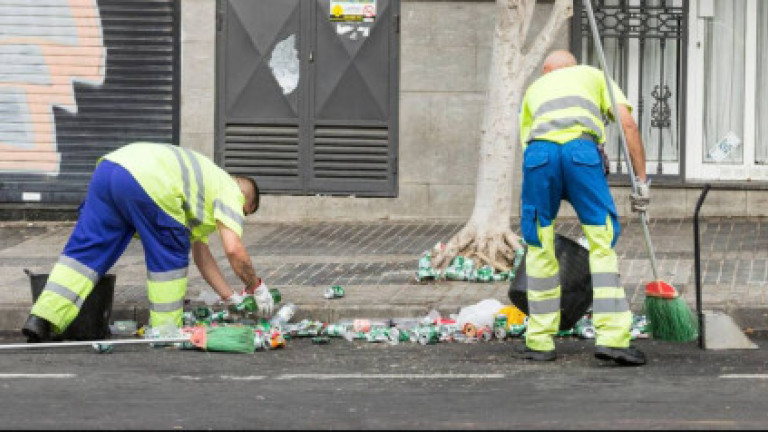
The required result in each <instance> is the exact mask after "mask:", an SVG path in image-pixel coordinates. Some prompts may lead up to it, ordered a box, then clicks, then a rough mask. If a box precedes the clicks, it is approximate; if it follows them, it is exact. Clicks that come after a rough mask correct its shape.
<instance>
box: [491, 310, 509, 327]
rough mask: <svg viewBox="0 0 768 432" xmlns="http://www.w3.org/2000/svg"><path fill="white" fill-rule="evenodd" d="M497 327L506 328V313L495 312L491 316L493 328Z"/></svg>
mask: <svg viewBox="0 0 768 432" xmlns="http://www.w3.org/2000/svg"><path fill="white" fill-rule="evenodd" d="M498 328H502V329H505V330H506V329H507V315H506V314H497V315H496V316H495V317H494V318H493V329H494V330H496V329H498Z"/></svg>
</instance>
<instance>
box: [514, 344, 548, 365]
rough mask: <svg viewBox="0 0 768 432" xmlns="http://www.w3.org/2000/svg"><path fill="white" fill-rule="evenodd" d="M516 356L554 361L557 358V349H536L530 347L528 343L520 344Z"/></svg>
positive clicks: (524, 358)
mask: <svg viewBox="0 0 768 432" xmlns="http://www.w3.org/2000/svg"><path fill="white" fill-rule="evenodd" d="M514 356H515V357H517V358H519V359H523V360H535V361H552V360H554V359H556V358H557V353H555V350H552V351H536V350H532V349H530V348H528V347H527V346H526V345H518V346H517V348H516V349H515V355H514Z"/></svg>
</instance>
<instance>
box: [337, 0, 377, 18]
mask: <svg viewBox="0 0 768 432" xmlns="http://www.w3.org/2000/svg"><path fill="white" fill-rule="evenodd" d="M330 19H331V21H343V22H373V21H374V20H375V19H376V0H331V17H330Z"/></svg>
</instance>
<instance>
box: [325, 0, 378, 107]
mask: <svg viewBox="0 0 768 432" xmlns="http://www.w3.org/2000/svg"><path fill="white" fill-rule="evenodd" d="M388 7H389V3H388V2H384V1H379V4H378V10H377V13H376V15H377V18H376V22H375V23H373V24H372V25H371V28H370V33H369V35H368V36H367V37H365V38H363V39H362V42H360V43H352V42H347V41H346V40H345V39H344V38H343V37H340V36H339V35H338V34H337V33H336V30H335V29H334V25H335V23H333V22H330V21H329V20H328V19H319V20H318V23H317V33H318V40H320V39H323V40H325V41H333V42H332V43H330V44H328V45H327V48H328V49H334V51H335V52H334V54H337V57H341V58H344V59H345V60H346V65H342V64H338V63H337V64H334V66H333V72H334V80H335V81H334V82H333V83H332V84H330V85H323V86H322V87H319V88H318V91H317V93H318V94H317V100H316V101H315V107H316V112H317V113H318V116H319V117H322V116H321V113H322V112H323V110H324V109H326V108H334V107H338V106H343V105H344V104H349V103H350V100H362V101H366V102H375V106H371V105H366V109H373V111H375V113H373V114H372V116H373V117H375V118H373V119H374V120H379V119H386V118H387V112H388V107H387V91H386V89H376V85H375V84H374V83H372V82H371V81H372V80H371V79H369V78H366V76H368V75H374V74H375V73H376V72H377V71H376V70H375V68H376V67H377V64H376V63H375V62H373V61H368V60H369V59H366V58H365V56H366V55H370V54H371V53H380V52H381V51H380V50H376V49H366V47H367V46H369V45H372V44H375V43H382V42H383V43H387V41H388V35H387V25H388V24H389V21H388V20H387V19H386V17H387V11H386V9H388ZM321 33H323V34H322V35H321ZM371 60H374V59H371ZM365 69H368V70H365ZM321 92H322V93H323V94H320V93H321Z"/></svg>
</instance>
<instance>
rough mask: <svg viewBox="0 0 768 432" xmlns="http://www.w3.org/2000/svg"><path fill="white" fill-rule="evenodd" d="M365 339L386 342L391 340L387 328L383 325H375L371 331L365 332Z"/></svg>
mask: <svg viewBox="0 0 768 432" xmlns="http://www.w3.org/2000/svg"><path fill="white" fill-rule="evenodd" d="M365 339H366V340H367V341H368V342H386V341H389V336H387V332H386V329H384V328H381V327H373V328H372V329H371V330H370V331H368V332H367V333H365Z"/></svg>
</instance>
